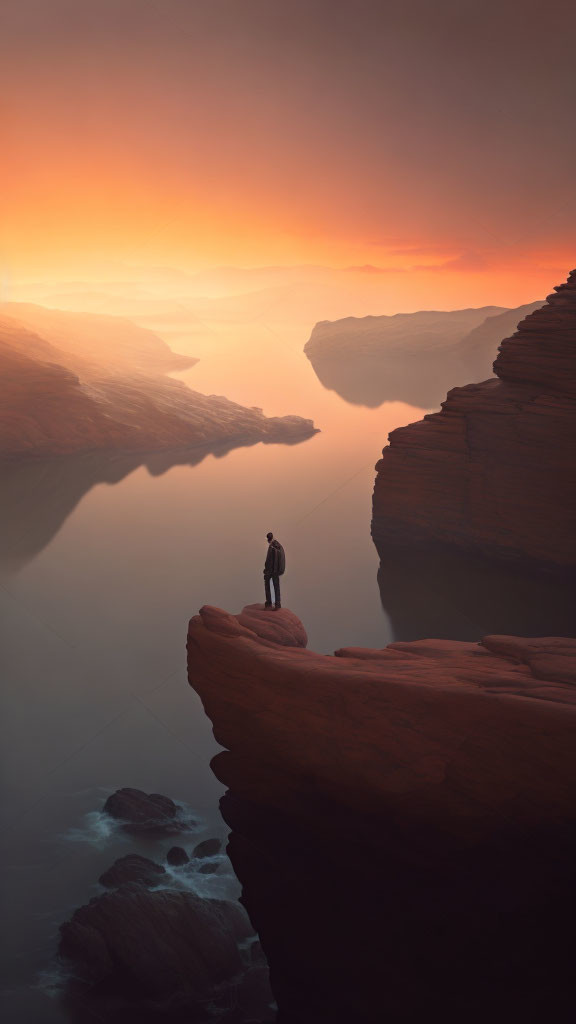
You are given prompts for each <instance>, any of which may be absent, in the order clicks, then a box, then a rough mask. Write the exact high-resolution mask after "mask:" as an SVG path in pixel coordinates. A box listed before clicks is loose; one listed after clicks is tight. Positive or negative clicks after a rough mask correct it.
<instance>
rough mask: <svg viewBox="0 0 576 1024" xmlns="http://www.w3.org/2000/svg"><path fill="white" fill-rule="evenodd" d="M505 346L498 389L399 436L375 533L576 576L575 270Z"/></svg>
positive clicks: (376, 509)
mask: <svg viewBox="0 0 576 1024" xmlns="http://www.w3.org/2000/svg"><path fill="white" fill-rule="evenodd" d="M555 292H556V294H553V295H550V296H548V299H547V303H546V305H545V306H543V307H541V308H540V309H538V310H536V311H535V312H533V313H532V314H531V315H530V316H528V317H526V318H525V319H524V320H523V321H522V322H521V323H520V324H519V325H518V330H517V332H516V333H515V334H514V335H513V336H512V337H510V338H507V339H505V340H504V341H503V342H502V343H501V346H500V351H499V354H498V358H497V359H496V362H495V363H494V371H495V373H496V375H497V376H496V378H493V379H491V380H487V381H484V382H483V383H481V384H469V385H467V386H466V387H462V388H454V390H452V391H450V392H449V394H448V397H447V399H446V401H445V402H443V403H442V410H441V412H439V413H434V414H431V415H428V416H425V417H424V419H423V420H421V421H420V422H418V423H413V424H410V426H407V427H401V428H399V429H398V430H394V431H393V432H392V433H391V434H390V438H389V440H390V444H389V447H387V448H385V449H384V451H383V456H382V459H381V460H380V462H379V463H378V465H377V473H378V475H377V479H376V484H375V488H374V499H373V520H372V533H373V537H374V540H375V542H376V545H377V547H378V549H379V551H380V553H381V554H383V553H384V552H385V551H386V549H387V547H389V545H390V544H391V543H392V544H400V545H402V544H405V545H410V546H411V547H414V546H417V545H419V544H420V545H422V546H426V547H430V545H433V544H435V543H436V544H440V545H449V546H456V547H459V548H463V549H467V550H469V551H477V552H481V553H482V554H484V555H488V556H491V557H495V558H504V559H512V560H516V561H517V562H521V563H526V564H528V563H536V564H538V565H541V566H544V567H547V568H551V569H560V570H567V569H573V568H574V567H576V529H575V524H576V271H573V272H572V273H571V275H570V277H569V279H568V281H567V283H566V284H563V285H560V286H559V287H558V288H556V289H555Z"/></svg>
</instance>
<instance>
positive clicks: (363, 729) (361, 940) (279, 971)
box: [188, 606, 576, 1024]
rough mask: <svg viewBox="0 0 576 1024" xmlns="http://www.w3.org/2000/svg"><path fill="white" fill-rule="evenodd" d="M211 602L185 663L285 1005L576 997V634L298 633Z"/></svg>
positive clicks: (334, 1010)
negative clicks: (347, 639) (336, 641)
mask: <svg viewBox="0 0 576 1024" xmlns="http://www.w3.org/2000/svg"><path fill="white" fill-rule="evenodd" d="M264 621H265V625H264V626H262V623H263V613H262V611H261V608H260V607H258V606H251V607H248V608H245V609H244V610H243V612H242V613H241V615H239V616H234V615H230V614H228V613H227V612H225V611H222V610H221V609H217V608H212V607H205V608H203V609H201V611H200V614H199V615H198V616H195V617H194V618H193V619H192V620H191V622H190V626H189V633H188V658H189V679H190V683H191V685H192V686H193V687H194V688H195V689H196V691H197V692H198V693H199V695H200V697H201V698H202V701H203V703H204V707H205V709H206V712H207V714H208V715H209V717H210V718H211V720H212V722H213V724H214V734H215V737H216V739H217V740H218V742H219V743H220V744H222V746H223V747H224V748H225V750H224V751H223V752H222V753H220V754H218V755H217V756H216V757H215V759H214V760H213V762H212V764H213V769H214V772H215V774H216V775H217V777H218V778H219V779H220V780H221V781H222V782H223V783H224V784H225V785H226V786H228V787H229V791H228V793H227V794H226V795H225V797H224V798H223V800H222V805H221V807H222V813H223V816H224V818H225V819H226V821H227V823H228V824H229V825H230V827H231V829H232V833H231V836H230V842H229V848H228V852H229V855H230V857H231V860H232V863H233V865H234V869H235V871H236V874H237V875H238V877H239V879H240V881H241V882H242V885H243V902H244V903H245V906H246V908H247V909H248V912H249V914H250V916H251V919H252V922H253V924H254V926H255V928H256V929H257V931H258V933H259V935H260V939H261V942H262V945H263V948H264V951H265V953H266V956H267V958H268V962H269V965H270V971H271V981H272V987H273V991H274V993H275V996H276V999H277V1002H278V1005H279V1017H278V1020H279V1021H282V1024H319V1022H326V1024H328V1022H330V1024H334V1022H344V1021H346V1022H347V1024H349V1022H350V1021H352V1020H353V1021H355V1022H356V1024H372V1022H375V1021H380V1020H390V1021H402V1022H407V1024H408V1022H409V1024H416V1022H418V1024H421V1021H422V1020H424V1019H442V1020H444V1021H448V1022H450V1024H456V1022H458V1024H461V1022H462V1021H463V1020H466V1021H467V1022H468V1024H471V1022H473V1024H480V1022H485V1021H486V1020H487V1019H492V1020H495V1021H497V1022H502V1024H504V1022H505V1021H506V1022H507V1021H509V1020H511V1019H517V1020H520V1019H522V1020H526V1021H530V1022H532V1021H533V1022H536V1021H541V1020H542V1019H545V1018H547V1019H556V1020H561V1019H564V1014H565V1013H566V1008H567V1006H568V1005H569V1002H570V999H571V998H572V995H573V993H571V992H570V989H571V982H570V964H569V958H570V953H569V942H568V940H567V935H568V932H569V927H570V923H569V922H570V916H569V910H568V907H567V901H566V894H567V893H568V892H569V891H570V887H571V886H572V885H573V882H574V854H575V853H576V837H575V819H576V799H575V798H576V744H575V743H574V738H575V736H576V685H575V684H576V641H574V640H566V639H562V638H550V637H547V638H543V639H541V638H535V639H530V640H526V639H522V638H518V637H508V636H489V637H486V638H484V640H483V641H482V642H481V643H479V644H477V643H466V642H457V641H442V640H421V641H416V642H412V643H396V644H391V645H390V646H389V647H387V648H385V649H384V650H368V649H355V648H345V649H342V650H339V651H337V652H336V656H335V657H331V656H326V655H320V654H316V653H313V652H310V651H307V650H306V649H305V643H306V640H305V636H303V629H302V625H301V623H300V622H299V620H298V619H297V618H296V617H295V616H294V615H293V614H292V613H291V612H289V611H287V610H282V611H279V612H273V613H268V617H267V618H265V620H264Z"/></svg>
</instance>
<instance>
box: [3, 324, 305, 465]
mask: <svg viewBox="0 0 576 1024" xmlns="http://www.w3.org/2000/svg"><path fill="white" fill-rule="evenodd" d="M32 308H33V310H34V318H35V321H38V322H43V320H44V317H43V315H39V314H38V309H39V308H40V307H32ZM26 309H28V307H26ZM44 312H45V313H47V314H54V313H55V312H59V311H54V310H46V311H44ZM27 315H29V314H28V313H27ZM67 317H70V320H71V322H70V323H69V322H68V320H67ZM107 320H108V318H107V317H93V318H88V321H89V324H90V331H89V334H88V341H87V342H86V341H85V342H84V343H83V344H81V343H80V342H79V343H78V344H74V339H75V337H76V336H75V334H74V332H75V331H76V330H81V329H82V324H83V322H84V321H83V318H79V317H78V315H77V314H66V313H62V312H59V316H58V317H57V318H56V319H55V318H54V316H52V315H49V316H48V317H47V324H48V327H47V333H48V337H45V336H44V335H41V334H38V333H37V332H36V331H34V330H31V329H30V328H29V327H28V326H26V324H24V323H22V322H20V321H19V320H15V319H14V318H13V317H9V316H6V315H2V316H1V317H0V379H1V384H2V405H1V407H0V457H2V456H10V457H12V456H23V455H34V456H51V455H63V454H71V453H79V452H90V451H122V452H161V451H166V450H170V449H185V448H192V447H195V446H198V445H228V444H231V443H237V444H242V443H255V442H257V441H265V442H272V441H278V442H288V443H289V442H291V441H294V440H298V439H301V438H303V437H307V436H309V435H310V434H312V433H314V425H313V423H312V421H311V420H305V419H302V418H301V417H298V416H283V417H268V416H265V415H264V413H263V412H262V410H261V409H256V408H250V409H249V408H245V407H244V406H241V405H238V404H237V403H235V402H231V401H229V400H228V399H226V398H223V397H221V396H218V395H202V394H200V393H199V392H197V391H192V390H191V389H190V388H188V387H187V386H186V384H184V383H183V382H182V381H178V380H173V379H172V378H170V377H168V376H165V375H164V373H161V372H160V369H162V370H172V369H177V368H181V367H182V366H183V365H191V364H193V363H194V362H195V360H191V359H188V358H187V357H179V356H176V355H174V353H172V352H171V351H170V349H169V348H168V346H166V345H164V344H163V343H162V342H161V341H160V339H156V340H157V342H158V345H156V344H155V343H154V342H153V340H151V339H154V338H155V335H153V334H151V332H149V331H143V330H141V329H140V328H136V327H134V331H133V332H131V331H130V330H128V329H127V328H126V321H118V323H119V324H120V325H121V327H117V330H118V345H117V347H116V348H114V344H113V336H114V324H115V323H116V320H115V318H110V320H111V325H110V324H107V323H106V330H105V331H104V332H103V336H102V348H101V347H100V345H99V344H98V343H97V342H98V338H97V337H96V336H95V335H94V331H95V330H96V328H95V327H94V323H93V321H96V324H97V327H98V330H100V331H102V327H101V321H105V322H106V321H107ZM55 324H56V326H55ZM63 325H64V326H63ZM142 335H143V336H144V340H145V344H144V343H143V342H142V338H141V336H142ZM148 336H150V337H148ZM50 339H54V340H50ZM135 339H136V340H135ZM56 342H58V343H56ZM137 342H138V343H137ZM64 346H65V347H64ZM182 360H184V362H182ZM155 368H156V369H158V372H155Z"/></svg>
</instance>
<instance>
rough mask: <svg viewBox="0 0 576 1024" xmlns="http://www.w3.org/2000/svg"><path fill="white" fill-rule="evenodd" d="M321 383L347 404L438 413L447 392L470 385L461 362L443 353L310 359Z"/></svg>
mask: <svg viewBox="0 0 576 1024" xmlns="http://www.w3.org/2000/svg"><path fill="white" fill-rule="evenodd" d="M310 361H311V363H312V366H313V367H314V371H315V373H316V374H317V375H318V380H319V381H320V382H321V384H322V385H323V386H324V387H325V388H329V389H330V390H331V391H336V393H337V394H339V395H340V397H341V398H343V399H344V400H345V401H346V402H351V403H352V404H353V405H366V406H368V407H369V408H371V409H376V408H377V407H378V406H380V405H382V404H383V403H384V402H407V403H408V404H409V405H416V406H420V407H421V408H423V409H435V408H437V407H438V406H439V405H440V402H442V401H443V400H444V398H445V397H446V392H447V391H448V390H449V389H450V388H452V387H456V386H457V385H462V384H466V383H468V381H467V376H466V371H465V370H464V369H463V367H462V365H461V364H460V363H459V361H458V360H457V359H456V358H455V357H454V356H453V355H452V356H449V357H447V356H442V354H441V353H435V354H434V355H429V354H427V353H421V354H418V355H411V356H404V357H401V356H396V357H395V356H394V355H386V356H377V355H373V356H367V355H365V356H361V357H355V358H350V359H346V358H335V357H334V358H328V357H325V356H324V357H323V356H319V355H315V356H314V357H313V358H312V357H310Z"/></svg>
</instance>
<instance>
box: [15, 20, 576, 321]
mask: <svg viewBox="0 0 576 1024" xmlns="http://www.w3.org/2000/svg"><path fill="white" fill-rule="evenodd" d="M1 18H2V25H1V36H2V43H1V47H2V53H1V57H2V66H3V71H2V76H3V88H2V93H3V96H4V104H3V108H4V113H3V120H4V128H3V134H4V137H5V143H4V146H3V152H4V156H3V159H2V167H1V169H0V176H1V178H2V199H1V202H2V222H3V226H2V233H3V239H2V241H3V264H4V267H5V270H6V272H7V273H9V274H11V275H14V276H16V277H18V276H20V277H22V276H24V277H25V276H26V275H28V274H29V275H34V274H43V273H55V274H57V273H70V272H72V271H73V272H74V273H75V274H77V275H80V274H83V275H84V276H85V277H89V276H90V272H91V271H90V268H91V267H95V266H97V265H98V264H99V263H101V262H102V261H107V260H113V261H116V262H118V263H121V262H122V261H127V262H131V263H133V264H134V263H135V264H139V265H150V266H154V265H171V266H178V267H182V268H185V269H188V270H193V269H195V268H199V267H203V266H209V265H214V264H223V263H224V264H234V265H237V266H251V265H255V264H285V265H288V264H293V263H317V264H318V263H321V264H324V265H328V266H334V267H336V266H342V267H345V266H348V265H351V264H353V265H355V264H359V265H361V264H375V265H377V266H379V267H389V268H392V269H395V270H396V271H398V270H406V269H409V268H419V269H417V270H415V273H416V274H421V273H423V271H422V269H421V268H428V267H430V268H431V269H430V271H429V272H430V274H432V275H435V277H436V278H437V277H438V275H439V273H440V272H439V270H438V268H439V267H442V268H443V269H442V270H441V274H442V275H444V282H445V283H444V288H445V287H446V285H447V284H448V282H450V281H451V282H453V294H454V296H455V297H456V296H457V295H458V294H460V293H461V292H462V282H466V281H471V280H476V281H477V280H479V279H481V280H482V282H483V289H484V291H483V294H485V301H490V302H502V301H504V300H505V301H507V302H509V303H511V302H522V301H529V300H532V299H534V298H535V297H538V296H539V295H540V294H544V293H545V291H546V290H549V288H550V285H551V284H552V283H554V282H555V280H556V279H557V278H558V277H564V276H565V273H566V271H567V270H568V269H569V266H570V265H571V264H573V262H574V260H573V255H572V256H571V249H572V253H573V251H574V248H573V240H574V224H575V218H576V198H575V190H574V180H575V178H576V141H575V133H574V125H573V118H572V112H573V111H574V109H576V104H575V100H576V84H575V76H574V67H573V65H574V60H573V58H574V50H573V46H574V37H575V33H576V7H575V6H574V5H573V4H572V3H568V2H564V0H560V2H554V0H552V2H541V0H498V2H496V0H483V2H480V0H474V2H470V0H436V2H432V0H403V2H400V0H399V2H392V3H390V2H386V0H372V2H371V0H353V2H352V0H350V2H342V0H4V4H3V13H2V15H1ZM6 154H8V158H6ZM449 290H450V289H448V291H449ZM465 291H466V288H464V292H465ZM504 292H505V294H504ZM375 311H376V312H378V311H379V310H375Z"/></svg>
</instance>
